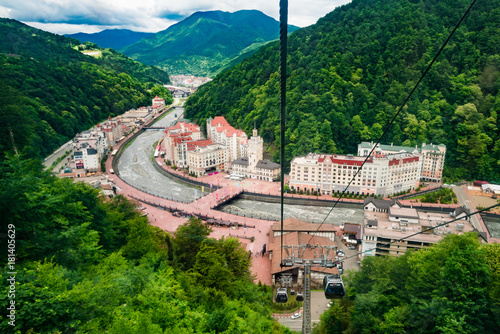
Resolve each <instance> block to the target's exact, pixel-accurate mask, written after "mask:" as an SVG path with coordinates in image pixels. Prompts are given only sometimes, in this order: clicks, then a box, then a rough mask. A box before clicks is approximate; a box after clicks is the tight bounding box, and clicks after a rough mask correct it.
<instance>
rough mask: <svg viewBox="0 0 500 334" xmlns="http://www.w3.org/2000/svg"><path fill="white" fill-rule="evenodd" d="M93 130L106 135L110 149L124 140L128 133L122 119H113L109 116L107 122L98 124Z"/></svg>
mask: <svg viewBox="0 0 500 334" xmlns="http://www.w3.org/2000/svg"><path fill="white" fill-rule="evenodd" d="M93 129H95V130H96V131H102V132H103V133H104V134H105V136H106V141H107V144H108V147H113V146H115V145H116V143H117V142H118V141H120V140H121V139H122V137H123V134H124V133H125V131H126V128H125V127H124V126H123V125H122V122H121V120H120V118H118V117H116V118H114V119H112V118H111V116H109V118H108V120H107V121H105V122H102V123H98V124H97V125H96V126H95V127H94V128H93Z"/></svg>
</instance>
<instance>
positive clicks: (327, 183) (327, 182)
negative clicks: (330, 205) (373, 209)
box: [289, 153, 421, 196]
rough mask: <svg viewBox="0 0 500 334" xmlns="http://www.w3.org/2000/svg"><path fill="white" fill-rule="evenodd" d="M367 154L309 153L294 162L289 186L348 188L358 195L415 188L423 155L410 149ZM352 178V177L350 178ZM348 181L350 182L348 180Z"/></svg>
mask: <svg viewBox="0 0 500 334" xmlns="http://www.w3.org/2000/svg"><path fill="white" fill-rule="evenodd" d="M365 159H366V157H359V156H353V155H352V154H349V155H336V154H335V155H332V154H315V153H309V154H308V155H306V156H302V157H295V158H294V159H293V160H292V162H291V169H290V183H289V185H290V188H291V189H294V190H296V191H307V190H309V191H311V192H312V191H319V192H321V193H322V194H326V195H331V194H334V193H340V192H343V191H344V190H346V192H347V193H349V194H358V195H367V194H368V195H382V196H387V195H392V194H396V193H399V192H403V191H407V190H412V189H415V188H417V187H418V186H419V180H420V175H421V171H420V168H421V163H420V157H419V156H415V155H413V154H410V153H398V154H391V155H384V154H377V155H376V156H371V157H369V158H368V160H367V161H366V162H365V164H364V165H363V162H364V161H365ZM351 180H353V181H352V182H351ZM349 182H351V183H350V184H349Z"/></svg>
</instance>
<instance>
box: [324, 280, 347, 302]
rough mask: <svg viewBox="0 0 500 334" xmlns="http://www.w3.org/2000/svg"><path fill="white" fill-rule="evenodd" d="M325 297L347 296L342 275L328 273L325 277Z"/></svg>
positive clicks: (337, 297)
mask: <svg viewBox="0 0 500 334" xmlns="http://www.w3.org/2000/svg"><path fill="white" fill-rule="evenodd" d="M323 287H324V289H325V298H327V299H339V298H342V297H344V296H345V288H344V282H343V281H342V277H340V275H327V276H325V278H323Z"/></svg>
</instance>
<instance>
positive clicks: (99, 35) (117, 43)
mask: <svg viewBox="0 0 500 334" xmlns="http://www.w3.org/2000/svg"><path fill="white" fill-rule="evenodd" d="M153 34H154V33H150V32H138V31H132V30H127V29H106V30H103V31H100V32H96V33H93V34H87V33H84V32H79V33H76V34H68V35H65V36H67V37H71V38H75V39H77V40H79V41H80V42H82V43H84V42H91V43H95V44H97V45H99V46H100V47H101V48H112V49H115V50H118V49H121V48H124V47H126V46H127V45H130V44H133V43H135V42H137V41H139V40H141V39H143V38H145V37H149V36H151V35H153Z"/></svg>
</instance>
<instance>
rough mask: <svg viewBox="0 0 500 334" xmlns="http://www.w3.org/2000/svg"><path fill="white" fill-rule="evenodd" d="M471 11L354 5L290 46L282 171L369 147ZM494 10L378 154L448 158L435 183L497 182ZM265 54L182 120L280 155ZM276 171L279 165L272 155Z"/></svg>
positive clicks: (272, 63) (464, 29) (435, 3)
mask: <svg viewBox="0 0 500 334" xmlns="http://www.w3.org/2000/svg"><path fill="white" fill-rule="evenodd" d="M468 5H469V1H467V0H428V1H413V0H384V1H381V0H354V1H352V2H351V3H350V4H347V5H344V6H341V7H338V8H337V9H335V10H334V11H333V12H331V13H329V14H327V15H326V16H325V17H323V18H322V19H320V20H319V21H318V22H317V23H316V24H314V25H312V26H310V27H306V28H303V29H300V30H298V31H296V32H294V33H293V34H292V35H291V36H290V37H289V39H288V41H289V42H288V52H289V53H288V69H287V77H288V79H287V87H288V90H287V119H286V122H287V130H286V138H285V139H286V148H285V159H286V162H285V166H289V162H290V161H291V159H292V158H293V157H295V156H300V155H304V154H307V153H309V152H318V153H320V152H321V153H345V154H347V153H355V152H357V144H358V143H361V142H362V141H378V140H379V139H380V138H381V137H382V134H383V133H384V129H386V127H387V125H388V124H389V121H390V120H391V119H392V117H393V116H394V115H395V113H396V111H397V110H398V109H399V108H400V107H401V106H402V105H403V103H404V101H405V99H406V98H407V96H408V94H409V93H410V91H411V89H412V88H413V86H414V85H415V83H416V82H417V81H418V80H419V78H420V77H421V75H422V73H423V71H424V70H425V68H426V66H427V65H428V64H429V62H430V61H431V60H432V58H433V57H434V55H435V54H436V53H437V51H438V50H439V48H440V47H441V45H442V44H443V43H444V41H445V40H446V37H447V36H448V34H449V33H450V31H452V29H453V28H454V27H455V25H456V24H457V22H458V21H459V19H460V17H461V15H462V14H463V13H464V12H465V10H466V8H467V7H468ZM498 8H500V1H499V0H493V1H478V2H477V3H475V4H474V6H473V7H472V9H471V11H470V13H469V14H468V15H467V17H466V19H465V20H464V21H463V22H462V23H461V25H460V27H459V28H458V29H457V31H456V32H455V34H454V35H453V36H452V38H451V39H450V41H449V43H448V45H447V46H446V47H445V48H444V50H443V52H442V54H441V55H440V57H439V58H438V59H437V61H436V62H435V63H434V64H433V66H432V67H431V69H430V71H429V73H428V74H427V76H426V77H425V79H424V80H423V81H422V82H421V84H420V86H419V87H418V89H417V90H416V91H415V93H414V94H413V95H412V97H411V99H410V100H409V101H408V103H407V104H406V105H405V106H404V108H403V109H402V111H401V113H400V115H399V116H398V118H397V119H396V121H395V122H394V124H393V125H392V126H391V127H389V130H388V131H387V133H385V135H384V137H383V138H382V143H394V145H403V146H415V145H421V144H423V143H434V144H445V145H446V146H447V153H446V164H445V169H444V176H445V179H446V178H450V179H452V180H462V179H469V180H471V179H472V180H473V179H476V178H477V179H484V180H489V181H490V182H492V181H497V182H500V132H499V131H498V114H499V112H500V94H498V93H499V90H500V39H499V36H500V15H499V11H498ZM278 46H279V45H278V43H277V42H273V43H269V44H268V45H266V46H264V47H263V48H261V49H260V50H259V51H258V52H257V53H255V54H254V55H253V56H252V57H249V58H247V59H245V60H244V61H243V62H241V63H240V64H238V65H236V66H234V67H232V68H230V69H228V70H227V71H224V72H222V73H220V74H219V75H218V76H217V77H215V79H214V80H213V81H211V82H209V83H207V84H205V85H203V86H201V87H200V89H199V90H198V91H197V92H196V93H195V94H194V95H192V96H191V97H190V98H189V100H188V101H187V103H186V117H187V118H190V119H192V120H195V121H196V122H197V123H198V124H205V120H206V119H207V118H208V117H214V116H216V115H223V116H225V117H226V119H227V120H228V122H229V123H231V124H233V125H234V126H236V127H238V128H240V129H244V130H245V131H247V133H251V130H252V128H253V127H254V124H256V125H257V127H258V129H259V133H260V134H261V135H262V136H263V138H264V140H265V141H267V142H268V143H275V144H277V145H279V143H280V136H279V124H280V122H279V120H280V116H279V110H280V104H279V102H280V101H279V87H280V86H279V47H278ZM275 160H277V161H279V154H275Z"/></svg>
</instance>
